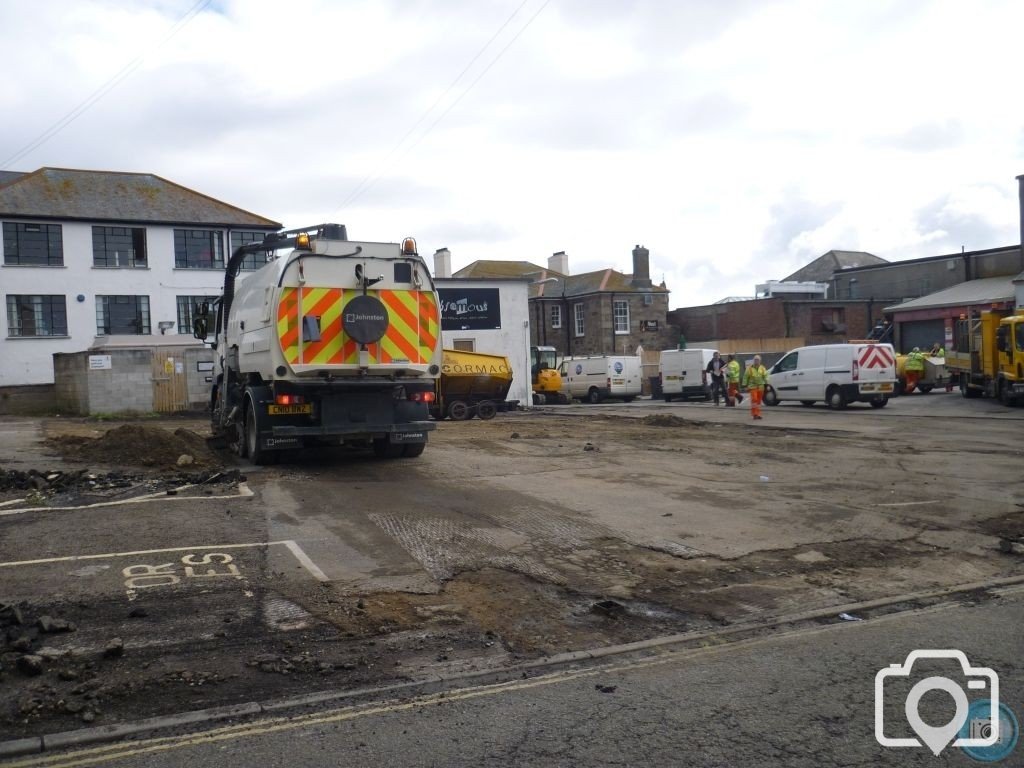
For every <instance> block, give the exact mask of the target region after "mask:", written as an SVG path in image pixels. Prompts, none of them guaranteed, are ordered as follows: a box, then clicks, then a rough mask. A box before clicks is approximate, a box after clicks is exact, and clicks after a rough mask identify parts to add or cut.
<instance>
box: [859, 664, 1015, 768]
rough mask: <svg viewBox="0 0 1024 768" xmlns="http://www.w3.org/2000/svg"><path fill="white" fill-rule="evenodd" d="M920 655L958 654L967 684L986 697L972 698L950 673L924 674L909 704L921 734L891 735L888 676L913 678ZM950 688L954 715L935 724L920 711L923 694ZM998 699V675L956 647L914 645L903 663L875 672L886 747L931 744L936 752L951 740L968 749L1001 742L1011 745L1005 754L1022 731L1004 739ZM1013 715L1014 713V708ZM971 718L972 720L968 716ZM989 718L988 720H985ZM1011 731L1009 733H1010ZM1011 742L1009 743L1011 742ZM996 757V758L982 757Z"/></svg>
mask: <svg viewBox="0 0 1024 768" xmlns="http://www.w3.org/2000/svg"><path fill="white" fill-rule="evenodd" d="M918 659H954V660H956V661H958V662H959V663H960V670H961V673H962V674H963V677H964V679H965V681H966V684H967V690H969V691H973V692H975V696H979V697H981V698H980V699H979V700H978V701H975V702H974V703H969V702H968V700H967V693H966V692H965V691H964V688H963V687H962V686H961V685H960V684H959V683H957V682H954V681H953V680H950V679H949V678H947V677H927V678H925V679H924V680H921V681H920V682H918V683H917V684H915V685H914V687H913V688H911V689H910V693H908V694H907V699H906V702H905V704H904V712H905V713H906V718H907V724H908V725H909V726H910V728H911V730H913V732H914V733H915V734H916V735H917V738H909V737H896V738H894V737H889V736H886V728H885V709H884V706H883V705H884V702H885V682H886V680H889V679H892V678H899V677H905V678H909V677H910V674H911V671H912V670H913V667H914V662H916V661H917V660H918ZM936 690H938V691H945V692H946V693H948V694H949V695H950V697H952V699H953V703H954V705H955V707H956V712H955V714H954V715H953V718H952V719H951V720H950V721H949V722H948V723H946V724H945V725H940V726H932V725H929V724H928V723H926V722H925V721H924V719H923V718H922V717H921V715H920V714H919V712H918V707H919V705H920V703H921V699H922V698H923V697H924V695H925V694H926V693H928V692H929V691H936ZM1002 710H1005V711H1006V712H1007V713H1009V710H1007V709H1006V708H1005V707H1003V708H1002V709H1001V708H1000V703H999V676H998V675H996V673H995V672H994V671H993V670H991V669H988V668H987V667H972V666H971V664H970V662H969V661H968V660H967V656H966V655H965V654H964V652H963V651H954V650H931V651H911V653H910V654H908V655H907V659H906V661H904V662H903V663H902V664H890V665H889V667H888V668H886V669H882V670H879V672H878V674H877V675H875V739H876V740H877V741H878V743H879V744H881V745H882V746H883V747H920V746H922V745H923V746H926V747H927V748H928V749H930V750H931V751H932V753H934V754H935V755H938V754H939V753H940V752H942V750H944V749H945V748H946V747H948V746H949V745H950V744H952V745H953V746H954V747H960V748H962V749H964V750H965V751H966V752H968V754H971V755H972V756H975V755H974V754H972V751H978V752H980V753H984V752H985V751H986V750H987V749H988V748H992V747H997V746H998V747H1002V748H1003V749H1006V752H1005V754H1004V755H1002V756H1000V757H996V758H995V759H1001V757H1005V755H1006V754H1009V753H1010V751H1012V749H1013V747H1014V746H1015V745H1016V741H1017V733H1016V730H1015V726H1016V721H1014V728H1013V730H1014V733H1013V734H1012V743H1009V741H1008V740H1007V739H1001V737H1000V730H1001V725H1002V724H1003V717H1001V716H1000V712H1001V711H1002ZM975 713H987V717H977V716H975V717H974V718H973V719H970V718H971V715H974V714H975ZM1011 717H1012V714H1011ZM969 719H970V722H968V721H969ZM981 720H984V721H985V722H980V721H981ZM1007 736H1009V734H1007ZM1007 746H1008V748H1007ZM981 759H991V758H981Z"/></svg>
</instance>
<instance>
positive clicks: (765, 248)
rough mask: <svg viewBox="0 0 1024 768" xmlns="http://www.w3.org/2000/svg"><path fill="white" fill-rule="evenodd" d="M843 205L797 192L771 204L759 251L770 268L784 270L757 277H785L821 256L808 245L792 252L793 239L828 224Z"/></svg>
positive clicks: (789, 193) (767, 267)
mask: <svg viewBox="0 0 1024 768" xmlns="http://www.w3.org/2000/svg"><path fill="white" fill-rule="evenodd" d="M842 207H843V206H842V203H839V202H835V201H833V202H826V203H814V202H811V201H809V200H806V199H805V198H803V197H802V196H801V195H799V194H798V193H796V192H788V193H787V194H786V195H785V197H783V199H781V200H779V201H778V202H776V203H775V204H774V205H773V206H772V207H771V223H770V224H769V225H768V227H767V228H766V229H765V231H764V233H763V234H762V236H761V246H760V248H759V249H758V252H759V254H760V255H761V256H762V257H763V259H764V263H765V266H766V269H767V270H785V271H784V273H783V274H778V275H768V274H765V275H761V276H758V277H757V279H758V280H762V279H769V278H771V279H782V278H783V277H785V275H787V274H789V273H791V272H793V271H795V270H796V269H799V268H800V267H802V266H804V264H806V263H807V261H808V259H809V258H816V257H818V256H820V255H821V254H820V253H811V252H810V251H809V250H808V249H806V248H802V249H800V250H799V251H798V252H797V253H792V252H791V248H792V245H793V241H794V240H796V238H797V237H799V236H800V235H801V234H803V233H805V232H813V231H814V230H816V229H819V228H821V227H822V226H824V225H825V224H827V223H828V222H829V221H830V220H832V219H833V218H834V217H835V216H836V215H837V214H838V213H839V212H840V211H841V210H842ZM837 247H839V246H837ZM790 267H792V269H790Z"/></svg>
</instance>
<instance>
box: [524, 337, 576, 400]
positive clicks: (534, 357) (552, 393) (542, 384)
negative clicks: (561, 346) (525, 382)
mask: <svg viewBox="0 0 1024 768" xmlns="http://www.w3.org/2000/svg"><path fill="white" fill-rule="evenodd" d="M530 377H531V384H532V386H533V404H534V405H544V404H545V403H563V404H565V403H568V402H569V397H568V395H566V394H565V393H564V392H562V375H561V374H560V373H559V372H558V360H557V354H556V352H555V348H554V347H530Z"/></svg>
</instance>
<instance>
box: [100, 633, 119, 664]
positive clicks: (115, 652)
mask: <svg viewBox="0 0 1024 768" xmlns="http://www.w3.org/2000/svg"><path fill="white" fill-rule="evenodd" d="M121 656H124V640H122V639H121V638H120V637H115V638H114V639H113V640H111V641H110V642H109V643H107V647H106V648H104V649H103V658H105V659H117V658H120V657H121Z"/></svg>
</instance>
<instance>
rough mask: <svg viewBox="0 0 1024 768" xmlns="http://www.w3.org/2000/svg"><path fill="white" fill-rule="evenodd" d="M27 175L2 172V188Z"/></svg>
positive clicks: (15, 172)
mask: <svg viewBox="0 0 1024 768" xmlns="http://www.w3.org/2000/svg"><path fill="white" fill-rule="evenodd" d="M24 175H25V174H24V173H22V172H21V171H0V187H2V186H3V185H4V184H10V183H11V182H12V181H14V180H15V179H20V178H21V177H22V176H24Z"/></svg>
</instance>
